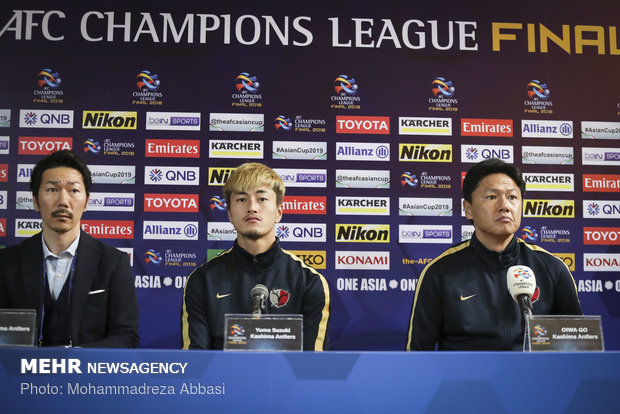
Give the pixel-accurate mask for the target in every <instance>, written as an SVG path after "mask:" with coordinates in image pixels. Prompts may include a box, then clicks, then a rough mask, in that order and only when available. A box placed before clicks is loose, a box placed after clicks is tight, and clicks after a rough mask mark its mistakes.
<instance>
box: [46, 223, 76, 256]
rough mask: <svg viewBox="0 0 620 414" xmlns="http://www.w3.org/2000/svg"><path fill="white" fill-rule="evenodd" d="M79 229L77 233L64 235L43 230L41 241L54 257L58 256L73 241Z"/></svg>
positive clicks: (69, 232) (72, 232)
mask: <svg viewBox="0 0 620 414" xmlns="http://www.w3.org/2000/svg"><path fill="white" fill-rule="evenodd" d="M79 232H80V229H79V228H78V229H77V231H68V232H65V233H57V232H55V231H52V230H50V229H45V228H44V229H43V240H44V241H45V245H46V246H47V248H48V249H49V250H50V252H52V253H54V254H55V255H59V254H60V253H62V252H64V251H65V250H67V248H68V247H69V246H71V243H73V242H74V241H75V239H76V238H77V236H78V234H79Z"/></svg>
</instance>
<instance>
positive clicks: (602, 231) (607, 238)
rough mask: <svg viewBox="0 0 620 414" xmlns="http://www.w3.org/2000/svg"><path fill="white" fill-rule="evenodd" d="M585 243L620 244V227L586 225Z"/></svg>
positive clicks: (584, 231) (584, 230)
mask: <svg viewBox="0 0 620 414" xmlns="http://www.w3.org/2000/svg"><path fill="white" fill-rule="evenodd" d="M583 244H596V245H604V246H607V245H612V244H613V245H620V227H584V228H583Z"/></svg>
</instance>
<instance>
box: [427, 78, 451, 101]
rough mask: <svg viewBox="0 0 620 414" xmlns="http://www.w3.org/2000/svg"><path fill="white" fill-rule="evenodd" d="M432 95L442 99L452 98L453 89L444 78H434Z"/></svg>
mask: <svg viewBox="0 0 620 414" xmlns="http://www.w3.org/2000/svg"><path fill="white" fill-rule="evenodd" d="M432 86H433V95H435V96H437V97H440V98H441V97H443V98H451V97H452V96H454V92H455V88H454V86H452V81H449V80H446V78H442V77H439V76H438V77H436V78H435V79H434V80H433V82H432Z"/></svg>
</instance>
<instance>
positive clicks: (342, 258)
mask: <svg viewBox="0 0 620 414" xmlns="http://www.w3.org/2000/svg"><path fill="white" fill-rule="evenodd" d="M336 269H347V270H358V269H368V270H390V252H376V251H375V252H355V251H336Z"/></svg>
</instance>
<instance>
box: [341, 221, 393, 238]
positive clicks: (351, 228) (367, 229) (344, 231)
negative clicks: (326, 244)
mask: <svg viewBox="0 0 620 414" xmlns="http://www.w3.org/2000/svg"><path fill="white" fill-rule="evenodd" d="M336 241H337V242H356V243H389V242H390V225H389V224H336Z"/></svg>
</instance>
